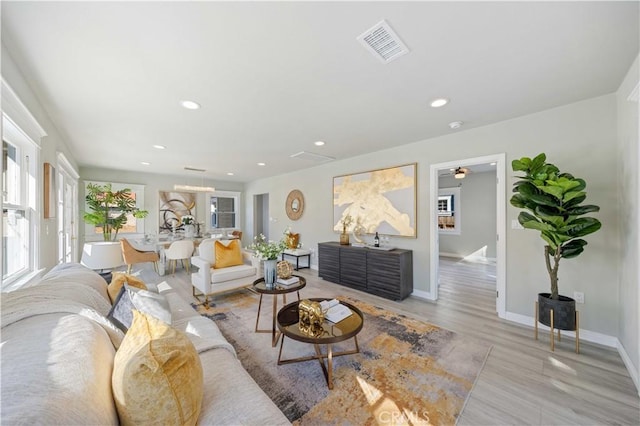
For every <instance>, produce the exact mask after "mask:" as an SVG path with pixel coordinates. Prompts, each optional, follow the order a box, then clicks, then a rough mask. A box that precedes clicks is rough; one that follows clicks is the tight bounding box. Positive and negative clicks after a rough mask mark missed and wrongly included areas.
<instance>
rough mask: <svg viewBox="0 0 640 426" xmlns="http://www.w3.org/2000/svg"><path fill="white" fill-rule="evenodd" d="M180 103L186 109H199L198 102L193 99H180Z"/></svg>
mask: <svg viewBox="0 0 640 426" xmlns="http://www.w3.org/2000/svg"><path fill="white" fill-rule="evenodd" d="M180 105H182V106H183V107H185V108H186V109H199V108H200V104H199V103H197V102H194V101H181V102H180Z"/></svg>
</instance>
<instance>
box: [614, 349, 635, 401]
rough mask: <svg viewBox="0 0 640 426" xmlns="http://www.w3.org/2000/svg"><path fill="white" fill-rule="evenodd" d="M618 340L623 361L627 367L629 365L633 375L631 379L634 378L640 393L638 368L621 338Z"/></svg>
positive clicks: (630, 373) (630, 372)
mask: <svg viewBox="0 0 640 426" xmlns="http://www.w3.org/2000/svg"><path fill="white" fill-rule="evenodd" d="M616 340H617V341H618V346H617V348H618V353H619V354H620V357H621V358H622V362H624V365H625V367H627V371H628V372H629V375H630V376H631V380H633V384H634V385H636V390H637V391H638V395H640V381H639V380H638V369H637V368H636V366H635V365H633V362H632V361H631V358H630V357H629V354H628V353H627V351H626V349H625V348H624V346H622V342H621V341H620V339H616Z"/></svg>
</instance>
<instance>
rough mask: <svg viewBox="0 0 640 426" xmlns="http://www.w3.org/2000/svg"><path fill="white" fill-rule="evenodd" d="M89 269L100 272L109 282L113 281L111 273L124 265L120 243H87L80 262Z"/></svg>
mask: <svg viewBox="0 0 640 426" xmlns="http://www.w3.org/2000/svg"><path fill="white" fill-rule="evenodd" d="M80 263H82V264H83V265H84V266H86V267H87V268H91V269H94V270H99V271H100V272H98V273H99V274H100V275H101V276H102V278H104V279H105V280H106V281H107V282H110V281H111V271H106V272H105V269H109V270H110V269H113V268H117V267H119V266H122V265H123V264H124V260H123V259H122V249H121V247H120V243H119V242H112V241H101V242H95V243H85V244H84V247H83V248H82V259H81V260H80Z"/></svg>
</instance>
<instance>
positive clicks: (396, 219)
mask: <svg viewBox="0 0 640 426" xmlns="http://www.w3.org/2000/svg"><path fill="white" fill-rule="evenodd" d="M416 167H417V165H416V163H413V164H406V165H402V166H397V167H390V168H387V169H378V170H372V171H369V172H363V173H356V174H352V175H342V176H336V177H334V178H333V223H334V225H333V230H334V231H337V232H340V231H341V228H342V227H343V226H342V220H343V219H344V218H345V217H346V216H347V215H349V216H352V217H356V218H361V219H362V226H364V228H365V230H366V232H367V233H373V232H374V231H375V230H378V231H379V232H381V233H383V234H385V235H393V236H400V237H411V238H415V237H416V224H417V222H416V190H417V185H416ZM387 193H389V194H393V196H387ZM348 230H349V231H351V229H350V228H348ZM343 233H344V231H343Z"/></svg>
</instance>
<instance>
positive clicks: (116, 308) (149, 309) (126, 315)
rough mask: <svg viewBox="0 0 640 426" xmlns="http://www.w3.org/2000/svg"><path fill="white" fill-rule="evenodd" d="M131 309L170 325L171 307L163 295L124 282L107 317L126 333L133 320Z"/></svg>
mask: <svg viewBox="0 0 640 426" xmlns="http://www.w3.org/2000/svg"><path fill="white" fill-rule="evenodd" d="M133 309H136V310H138V311H140V312H144V313H145V314H148V315H151V316H153V317H155V318H157V319H159V320H160V321H162V322H164V323H166V324H169V325H171V309H170V308H169V302H167V299H165V297H164V296H163V295H161V294H158V293H153V292H150V291H147V290H141V289H138V288H135V287H130V286H128V285H126V284H125V285H123V286H122V288H121V289H120V292H119V293H118V296H117V297H116V300H115V301H114V302H113V306H112V307H111V310H110V311H109V314H108V315H107V318H109V320H110V321H111V322H112V323H113V324H114V325H115V326H116V327H118V328H119V329H121V330H122V331H123V332H125V333H126V332H127V330H128V329H129V327H130V326H131V322H132V321H133V312H132V310H133Z"/></svg>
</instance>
